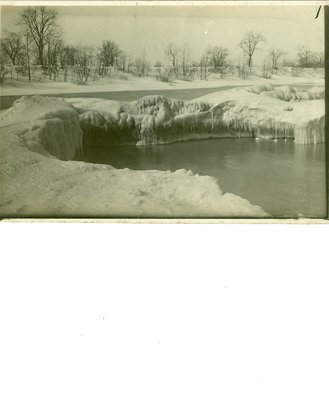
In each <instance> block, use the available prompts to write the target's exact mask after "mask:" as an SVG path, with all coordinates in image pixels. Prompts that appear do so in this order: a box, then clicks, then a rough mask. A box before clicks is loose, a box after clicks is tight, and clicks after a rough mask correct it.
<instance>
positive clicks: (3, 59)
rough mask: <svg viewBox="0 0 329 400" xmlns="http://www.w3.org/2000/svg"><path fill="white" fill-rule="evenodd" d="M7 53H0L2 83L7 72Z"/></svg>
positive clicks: (0, 79) (0, 78) (0, 81)
mask: <svg viewBox="0 0 329 400" xmlns="http://www.w3.org/2000/svg"><path fill="white" fill-rule="evenodd" d="M7 58H8V55H7V54H5V53H4V52H1V53H0V83H2V82H3V81H4V79H5V77H6V75H7V74H8V72H9V68H8V62H7V61H8V59H7Z"/></svg>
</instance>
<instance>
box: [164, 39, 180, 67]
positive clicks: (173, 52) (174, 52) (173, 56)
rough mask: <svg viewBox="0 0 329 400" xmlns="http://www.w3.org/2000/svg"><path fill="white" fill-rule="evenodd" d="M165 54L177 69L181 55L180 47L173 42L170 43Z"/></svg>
mask: <svg viewBox="0 0 329 400" xmlns="http://www.w3.org/2000/svg"><path fill="white" fill-rule="evenodd" d="M165 55H166V58H167V59H168V60H169V61H170V63H171V66H172V67H173V69H174V70H175V71H177V67H178V56H179V49H178V47H176V46H175V45H174V44H173V43H169V44H168V46H167V47H166V48H165Z"/></svg>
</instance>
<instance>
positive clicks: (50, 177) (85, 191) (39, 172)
mask: <svg viewBox="0 0 329 400" xmlns="http://www.w3.org/2000/svg"><path fill="white" fill-rule="evenodd" d="M1 126H2V129H1V136H2V138H1V140H2V146H1V161H2V170H1V173H2V177H1V182H2V185H1V192H2V193H1V216H2V217H16V218H19V217H85V218H87V217H96V218H97V217H107V218H110V217H113V218H120V217H121V218H122V217H126V218H128V217H131V218H141V217H153V218H161V217H174V218H175V217H176V218H179V217H190V218H193V217H194V218H198V217H203V218H207V217H208V218H213V217H257V218H262V217H263V218H264V217H268V216H269V215H268V214H267V213H265V212H264V211H263V210H262V209H261V208H260V207H258V206H254V205H251V204H250V203H249V201H248V200H245V199H242V198H240V197H239V196H236V195H234V194H231V193H225V194H224V193H222V191H221V189H220V187H219V186H218V184H217V181H216V179H214V178H212V177H209V176H199V175H194V174H193V173H192V172H191V171H186V170H178V171H176V172H169V171H165V172H163V171H156V170H154V171H132V170H129V169H124V170H117V169H115V168H113V167H111V166H108V165H99V164H88V163H84V162H77V161H69V160H71V159H72V158H73V156H74V153H75V152H77V151H79V149H80V148H81V145H82V131H81V129H80V126H79V120H78V113H77V112H76V110H75V109H74V107H73V106H71V105H70V104H68V103H67V102H66V101H64V100H59V99H55V98H43V97H42V98H41V97H38V96H36V97H29V98H28V97H24V98H22V99H21V100H19V101H17V102H16V103H15V105H14V106H13V107H12V108H11V109H9V110H8V111H7V112H5V113H3V115H2V119H1ZM63 160H68V161H63Z"/></svg>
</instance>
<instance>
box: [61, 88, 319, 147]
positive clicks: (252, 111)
mask: <svg viewBox="0 0 329 400" xmlns="http://www.w3.org/2000/svg"><path fill="white" fill-rule="evenodd" d="M323 98H324V89H323V88H312V89H308V90H305V91H298V90H296V89H294V88H292V87H290V86H282V87H278V88H275V89H274V88H273V86H272V85H271V84H264V85H258V86H251V87H248V88H240V89H231V90H227V91H220V92H215V93H212V94H210V95H206V96H203V97H201V98H199V99H195V100H193V101H189V102H184V101H180V100H175V99H170V98H167V97H164V96H147V97H143V98H141V99H139V100H137V101H133V102H130V103H124V102H118V101H110V100H103V99H86V98H80V99H79V98H78V99H68V101H70V102H71V103H72V104H73V105H74V107H75V108H76V109H77V110H78V112H79V116H80V117H79V118H80V123H81V127H82V129H83V130H84V132H85V135H84V141H85V143H86V145H88V144H94V145H97V146H98V145H120V144H137V145H150V144H151V145H156V144H163V143H170V142H175V141H182V140H190V139H202V138H214V137H215V138H220V137H222V138H223V137H241V136H244V137H255V138H267V139H269V138H271V139H295V141H296V142H297V143H305V144H308V143H320V142H323V141H324V101H323ZM287 103H289V105H288V104H287Z"/></svg>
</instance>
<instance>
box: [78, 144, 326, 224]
mask: <svg viewBox="0 0 329 400" xmlns="http://www.w3.org/2000/svg"><path fill="white" fill-rule="evenodd" d="M79 159H80V160H83V161H87V162H93V163H102V164H110V165H112V166H114V167H116V168H130V169H136V170H138V169H139V170H147V169H158V170H164V171H166V170H171V171H175V170H177V169H181V168H184V169H187V170H189V169H190V170H192V171H193V172H194V173H196V174H204V175H210V176H213V177H215V178H217V179H218V181H219V185H220V187H221V189H222V190H223V192H231V193H234V194H237V195H239V196H241V197H243V198H246V199H248V200H249V201H250V202H251V203H252V204H256V205H259V206H261V207H262V208H263V209H264V210H265V211H267V212H268V213H270V214H271V215H272V216H274V217H297V216H305V217H319V218H322V217H325V215H326V191H325V145H324V144H317V145H301V144H295V143H294V142H293V141H287V142H285V141H283V140H282V141H278V142H277V143H275V142H273V141H256V140H255V139H217V140H216V139H212V140H197V141H190V142H180V143H173V144H167V145H160V146H152V147H134V146H125V147H117V148H110V147H108V148H97V149H92V148H90V149H85V150H84V154H83V155H82V156H80V157H79ZM186 195H187V196H188V193H187V194H186Z"/></svg>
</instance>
